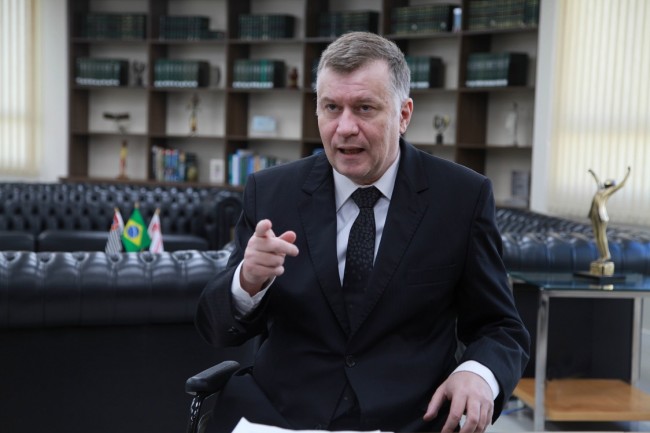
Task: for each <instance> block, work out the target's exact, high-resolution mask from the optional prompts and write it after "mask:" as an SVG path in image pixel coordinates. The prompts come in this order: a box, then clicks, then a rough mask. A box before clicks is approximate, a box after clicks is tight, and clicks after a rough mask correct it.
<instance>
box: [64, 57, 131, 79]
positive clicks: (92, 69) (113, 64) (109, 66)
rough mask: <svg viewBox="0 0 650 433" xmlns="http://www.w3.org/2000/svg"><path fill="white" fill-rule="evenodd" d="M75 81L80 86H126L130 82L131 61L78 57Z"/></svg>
mask: <svg viewBox="0 0 650 433" xmlns="http://www.w3.org/2000/svg"><path fill="white" fill-rule="evenodd" d="M75 83H76V84H78V85H80V86H126V85H128V84H129V61H128V60H124V59H98V58H93V57H78V58H77V59H76V62H75Z"/></svg>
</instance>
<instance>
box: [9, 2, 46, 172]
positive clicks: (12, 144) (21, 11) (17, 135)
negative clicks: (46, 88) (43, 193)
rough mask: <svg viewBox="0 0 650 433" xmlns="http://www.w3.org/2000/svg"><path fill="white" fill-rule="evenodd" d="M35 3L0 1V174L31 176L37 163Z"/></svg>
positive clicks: (38, 112)
mask: <svg viewBox="0 0 650 433" xmlns="http://www.w3.org/2000/svg"><path fill="white" fill-rule="evenodd" d="M39 34H40V26H39V23H38V5H37V0H0V174H3V175H33V174H36V173H37V170H38V168H39V162H40V152H39V148H40V125H41V107H40V96H41V92H40V76H39V74H40V65H39V58H40V55H39V46H38V44H39V39H40V38H39Z"/></svg>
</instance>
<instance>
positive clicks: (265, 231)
mask: <svg viewBox="0 0 650 433" xmlns="http://www.w3.org/2000/svg"><path fill="white" fill-rule="evenodd" d="M272 226H273V224H271V221H269V220H267V219H263V220H260V222H258V223H257V225H256V226H255V236H258V237H262V238H264V237H269V236H274V233H273V230H271V227H272Z"/></svg>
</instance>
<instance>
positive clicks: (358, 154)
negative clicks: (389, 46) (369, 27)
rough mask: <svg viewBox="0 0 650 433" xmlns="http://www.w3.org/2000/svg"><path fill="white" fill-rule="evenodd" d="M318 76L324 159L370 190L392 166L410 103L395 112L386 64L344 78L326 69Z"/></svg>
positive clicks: (410, 110) (411, 103) (410, 109)
mask: <svg viewBox="0 0 650 433" xmlns="http://www.w3.org/2000/svg"><path fill="white" fill-rule="evenodd" d="M319 75H320V76H319V79H318V101H317V108H316V113H317V115H318V128H319V130H320V136H321V140H322V141H323V145H324V147H325V154H326V155H327V158H328V159H329V161H330V163H331V164H332V166H333V167H334V169H335V170H336V171H338V172H339V173H341V174H342V175H344V176H346V177H348V178H350V179H351V180H352V181H353V182H355V183H356V184H359V185H368V184H371V183H373V182H375V181H376V180H377V179H379V178H380V177H381V176H382V175H383V174H384V172H385V171H386V170H387V169H388V167H389V166H390V165H391V164H392V163H393V161H395V158H396V157H397V152H398V148H399V135H400V133H404V132H405V131H406V128H407V126H408V124H409V121H410V120H411V113H412V111H413V101H412V100H411V99H410V98H409V99H408V100H407V101H405V102H404V103H402V104H401V107H400V108H399V109H398V107H397V102H396V99H395V96H394V95H393V94H392V93H391V91H390V75H389V72H388V66H387V65H386V63H385V62H384V61H374V62H371V63H369V64H367V65H365V66H363V67H361V68H359V69H357V70H355V71H353V72H351V73H348V74H340V73H337V72H335V71H333V70H331V69H329V68H326V69H324V70H323V71H321V72H320V73H319Z"/></svg>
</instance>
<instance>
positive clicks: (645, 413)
mask: <svg viewBox="0 0 650 433" xmlns="http://www.w3.org/2000/svg"><path fill="white" fill-rule="evenodd" d="M513 394H514V395H515V396H516V397H517V398H519V399H520V400H521V401H522V402H524V403H525V404H526V405H527V406H530V407H532V408H534V407H535V381H534V379H532V378H526V379H522V380H521V382H519V385H517V388H516V389H515V391H514V393H513ZM545 403H546V419H547V420H549V421H645V420H650V395H648V394H646V393H644V392H643V391H641V390H639V389H638V388H635V387H633V386H631V385H628V384H627V383H625V382H623V381H622V380H615V379H558V380H552V381H548V382H547V384H546V401H545Z"/></svg>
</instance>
